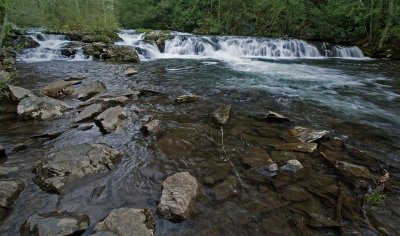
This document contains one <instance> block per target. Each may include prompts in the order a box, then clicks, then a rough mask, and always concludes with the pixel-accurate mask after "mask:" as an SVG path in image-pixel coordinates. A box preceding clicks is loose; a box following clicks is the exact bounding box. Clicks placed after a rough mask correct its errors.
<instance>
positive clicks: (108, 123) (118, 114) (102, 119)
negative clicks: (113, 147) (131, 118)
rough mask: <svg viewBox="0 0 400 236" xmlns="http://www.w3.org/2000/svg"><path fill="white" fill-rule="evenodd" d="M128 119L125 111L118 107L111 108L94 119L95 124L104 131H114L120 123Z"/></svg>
mask: <svg viewBox="0 0 400 236" xmlns="http://www.w3.org/2000/svg"><path fill="white" fill-rule="evenodd" d="M127 117H128V114H127V113H126V111H125V110H124V109H123V108H122V107H120V106H116V107H111V108H108V109H107V110H105V111H104V112H103V113H101V114H100V115H98V116H97V117H96V123H97V124H98V125H99V126H100V127H101V128H102V129H103V130H104V131H105V132H108V133H109V132H112V131H114V130H116V129H117V128H118V127H119V126H120V125H121V123H122V122H123V121H124V120H125V119H126V118H127Z"/></svg>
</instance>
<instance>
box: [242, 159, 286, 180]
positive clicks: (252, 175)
mask: <svg viewBox="0 0 400 236" xmlns="http://www.w3.org/2000/svg"><path fill="white" fill-rule="evenodd" d="M278 170H279V169H278V165H277V164H276V163H275V162H273V161H272V160H271V159H270V164H269V165H265V166H258V167H252V168H250V169H248V170H247V171H246V172H245V177H246V178H247V179H249V180H252V181H257V182H265V181H266V180H268V179H271V177H274V176H276V175H277V174H278Z"/></svg>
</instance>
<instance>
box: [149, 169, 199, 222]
mask: <svg viewBox="0 0 400 236" xmlns="http://www.w3.org/2000/svg"><path fill="white" fill-rule="evenodd" d="M162 186H163V190H162V195H161V200H160V204H159V205H158V208H157V212H158V214H159V215H160V216H161V217H163V218H165V219H168V220H183V219H187V218H189V214H190V209H189V207H190V204H191V202H192V200H193V198H194V197H195V196H196V194H197V191H198V184H197V180H196V178H194V177H193V176H192V175H190V174H189V172H181V173H177V174H174V175H172V176H170V177H168V178H167V179H166V180H165V181H164V182H163V185H162Z"/></svg>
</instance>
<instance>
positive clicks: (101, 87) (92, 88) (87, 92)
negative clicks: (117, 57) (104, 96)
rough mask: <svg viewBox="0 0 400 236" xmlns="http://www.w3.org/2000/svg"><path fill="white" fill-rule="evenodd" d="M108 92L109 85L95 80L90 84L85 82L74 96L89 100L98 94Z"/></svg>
mask: <svg viewBox="0 0 400 236" xmlns="http://www.w3.org/2000/svg"><path fill="white" fill-rule="evenodd" d="M105 92H107V87H106V85H105V84H104V83H103V82H100V81H94V82H92V83H89V84H83V85H82V86H80V87H79V88H77V89H76V90H75V91H74V93H73V94H72V96H74V97H76V98H78V99H80V100H87V99H89V98H91V97H93V96H95V95H97V94H100V93H105Z"/></svg>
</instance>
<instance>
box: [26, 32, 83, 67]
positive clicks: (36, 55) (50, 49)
mask: <svg viewBox="0 0 400 236" xmlns="http://www.w3.org/2000/svg"><path fill="white" fill-rule="evenodd" d="M28 34H29V37H31V38H32V39H33V40H35V41H36V42H38V43H39V47H37V48H31V49H26V50H24V51H23V52H22V53H21V54H19V55H18V59H20V60H23V61H28V62H42V61H53V60H68V61H84V60H90V59H91V58H90V57H88V56H86V55H84V54H83V50H82V49H81V48H77V50H76V53H75V55H73V56H71V57H68V56H65V55H63V54H62V49H63V48H65V47H67V46H68V45H69V44H70V43H71V41H70V40H69V39H68V38H67V37H66V36H64V35H57V34H43V33H42V32H41V31H40V30H38V31H29V32H28Z"/></svg>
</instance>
